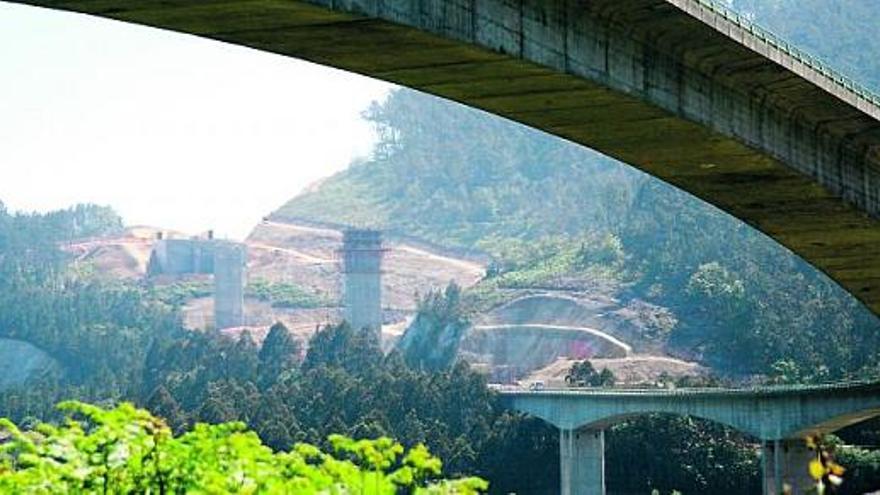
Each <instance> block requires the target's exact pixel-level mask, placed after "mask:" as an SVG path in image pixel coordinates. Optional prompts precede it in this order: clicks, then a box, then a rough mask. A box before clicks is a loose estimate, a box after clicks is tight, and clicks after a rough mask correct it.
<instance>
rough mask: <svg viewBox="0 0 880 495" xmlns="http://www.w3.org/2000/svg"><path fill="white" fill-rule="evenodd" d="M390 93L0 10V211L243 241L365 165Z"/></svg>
mask: <svg viewBox="0 0 880 495" xmlns="http://www.w3.org/2000/svg"><path fill="white" fill-rule="evenodd" d="M392 87H393V86H392V85H390V84H387V83H384V82H381V81H377V80H373V79H369V78H366V77H363V76H359V75H356V74H351V73H347V72H344V71H339V70H335V69H331V68H327V67H323V66H319V65H315V64H311V63H308V62H304V61H300V60H296V59H292V58H287V57H282V56H279V55H273V54H269V53H265V52H260V51H257V50H252V49H248V48H243V47H238V46H234V45H228V44H224V43H219V42H216V41H212V40H206V39H202V38H198V37H194V36H188V35H182V34H178V33H172V32H168V31H161V30H157V29H153V28H147V27H142V26H135V25H131V24H125V23H121V22H115V21H109V20H105V19H99V18H94V17H89V16H85V15H80V14H71V13H64V12H57V11H52V10H45V9H38V8H34V7H27V6H20V5H12V4H7V3H3V2H0V201H2V202H3V203H5V204H6V207H7V208H8V209H10V210H14V211H48V210H53V209H58V208H65V207H67V206H70V205H72V204H75V203H84V202H89V203H97V204H102V205H110V206H112V207H113V208H114V209H116V210H117V211H118V212H119V213H120V214H121V215H122V216H123V218H124V220H125V222H126V223H127V224H128V225H152V226H158V227H163V228H168V229H176V230H182V231H184V232H189V233H198V232H202V231H205V230H207V229H211V228H213V229H214V230H215V232H216V234H217V235H218V236H221V237H227V238H230V239H242V238H243V237H245V236H246V235H247V233H248V232H249V231H250V229H251V227H253V226H254V225H255V224H256V223H257V222H258V221H259V220H260V218H261V217H263V216H265V215H266V214H268V213H270V212H271V211H273V210H274V209H276V208H277V207H279V206H281V205H282V204H283V203H284V202H285V201H287V200H288V199H290V198H291V197H293V196H295V195H296V194H297V193H298V192H300V191H301V190H302V189H303V188H305V187H306V186H308V185H310V184H312V183H314V182H315V181H317V180H319V179H321V178H323V177H326V176H329V175H331V174H332V173H334V172H337V171H339V170H342V169H344V168H345V167H346V165H348V163H349V162H350V161H351V160H352V159H353V158H355V157H359V156H367V155H368V154H369V152H370V150H371V147H372V144H373V142H374V141H375V135H374V133H373V130H372V128H371V127H370V125H369V124H368V123H367V122H365V121H364V120H363V119H362V118H361V117H360V114H361V112H362V111H363V110H364V109H366V108H367V107H368V106H369V104H370V103H371V102H372V101H381V100H382V99H383V98H384V97H385V95H387V92H388V91H389V90H390V89H391V88H392Z"/></svg>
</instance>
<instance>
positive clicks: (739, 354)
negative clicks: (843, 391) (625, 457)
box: [270, 90, 880, 380]
mask: <svg viewBox="0 0 880 495" xmlns="http://www.w3.org/2000/svg"><path fill="white" fill-rule="evenodd" d="M366 115H367V118H369V119H370V120H371V121H372V122H373V123H374V125H375V126H376V128H377V131H378V135H379V136H381V140H380V142H379V144H377V146H376V148H375V150H374V153H373V156H372V157H371V158H370V159H368V160H363V161H359V162H356V163H353V164H352V165H351V166H350V168H349V169H347V170H345V171H343V172H341V173H339V174H337V175H335V176H333V177H331V178H329V179H327V180H324V181H323V182H321V183H320V184H318V185H316V186H315V187H313V188H311V189H310V190H309V191H307V192H305V193H303V194H301V195H299V196H297V197H295V198H293V199H291V200H290V201H289V202H288V203H287V204H285V205H283V206H282V207H281V208H279V209H278V210H277V211H276V212H274V213H272V215H271V216H270V218H271V219H272V220H273V221H276V222H303V221H305V222H319V223H320V222H326V223H331V224H345V223H350V224H356V225H371V226H375V227H379V228H383V229H386V230H387V231H388V232H390V233H391V234H392V235H400V236H404V235H405V236H410V237H417V238H421V239H423V240H425V241H426V242H429V243H431V244H434V245H440V246H445V247H447V248H451V249H456V250H459V251H464V252H481V253H484V254H485V255H487V256H489V257H490V259H491V262H490V263H489V265H488V270H487V277H486V278H485V279H484V280H482V281H480V283H478V284H477V285H476V286H474V287H473V288H472V289H470V290H467V291H465V293H464V295H463V297H464V300H465V301H466V302H467V304H468V305H469V307H470V308H471V310H472V311H474V312H475V314H477V315H479V314H482V313H485V312H487V311H491V310H492V309H494V308H497V307H498V306H499V305H502V304H505V303H507V302H509V301H511V300H512V299H515V298H516V297H519V295H521V293H522V291H526V292H529V291H532V292H534V291H548V290H549V291H561V292H562V293H569V294H574V295H575V296H576V297H584V296H586V297H594V298H595V297H605V298H611V299H613V300H615V304H616V305H617V309H618V310H624V309H625V308H644V307H657V308H663V312H666V313H668V314H669V316H668V317H664V318H665V320H666V321H668V322H670V323H669V324H664V325H660V327H662V331H660V332H659V333H658V332H656V331H655V332H654V333H655V336H654V337H652V338H653V339H654V340H655V342H654V343H653V345H652V346H651V347H652V348H653V349H654V350H655V352H663V353H666V354H671V355H674V356H688V357H689V358H691V359H697V360H699V361H700V362H701V363H703V364H705V365H708V366H711V367H713V368H714V369H715V370H716V371H720V372H723V373H732V374H755V373H759V374H760V373H774V372H775V371H774V370H776V369H779V368H778V364H779V363H787V362H795V363H798V364H797V367H798V368H799V371H798V373H799V374H800V375H802V376H806V377H811V378H810V379H822V380H824V379H828V378H831V377H843V376H847V375H849V374H852V373H859V372H861V371H863V370H864V369H865V368H872V367H875V366H877V363H878V361H880V360H878V355H877V349H878V344H880V324H878V320H877V319H876V318H875V317H874V316H873V315H872V314H870V313H869V312H868V311H867V310H866V309H865V308H864V307H863V306H862V305H861V304H859V303H858V302H857V301H855V300H854V299H853V298H852V297H850V296H849V295H848V294H846V293H845V292H844V291H843V290H842V289H840V287H838V286H837V285H836V284H834V283H833V282H832V281H830V280H829V279H828V278H827V277H825V276H824V275H822V274H821V273H819V272H817V271H816V270H814V269H813V268H812V267H811V266H809V265H808V264H806V263H805V262H804V261H803V260H801V259H800V258H798V257H796V256H793V255H792V254H791V253H790V252H788V251H787V250H785V249H784V248H782V247H781V246H779V245H778V244H776V243H775V242H773V241H772V240H770V239H768V238H767V237H765V236H763V235H762V234H760V233H758V232H756V231H755V230H753V229H751V228H750V227H748V226H746V225H744V224H742V223H741V222H739V221H737V220H736V219H734V218H732V217H730V216H729V215H727V214H725V213H723V212H720V211H718V210H717V209H715V208H714V207H711V206H709V205H707V204H705V203H703V202H701V201H699V200H697V199H695V198H693V197H691V196H689V195H687V194H684V193H682V192H681V191H678V190H677V189H675V188H673V187H671V186H668V185H666V184H663V183H661V182H659V181H656V180H654V179H651V178H650V177H647V176H646V175H644V174H642V173H640V172H637V171H635V170H633V169H631V168H629V167H627V166H625V165H623V164H620V163H618V162H615V161H613V160H610V159H608V158H606V157H602V156H600V155H598V154H596V153H595V152H592V151H590V150H587V149H584V148H581V147H578V146H575V145H572V144H570V143H567V142H565V141H562V140H560V139H556V138H553V137H551V136H548V135H546V134H543V133H540V132H537V131H533V130H530V129H527V128H525V127H523V126H520V125H517V124H513V123H510V122H507V121H504V120H502V119H497V118H494V117H492V116H489V115H486V114H484V113H482V112H479V111H476V110H473V109H469V108H464V107H462V106H460V105H457V104H455V103H451V102H447V101H443V100H440V99H437V98H433V97H430V96H426V95H422V94H419V93H415V92H413V91H409V90H398V91H396V92H394V93H393V94H392V95H391V96H390V97H389V98H388V99H387V100H386V101H385V102H384V103H383V104H382V105H374V106H373V107H372V108H371V109H370V111H369V112H367V114H366ZM646 305H647V306H646ZM622 312H623V313H626V311H622ZM533 323H544V322H540V321H537V322H533ZM658 328H659V327H658ZM819 336H822V337H821V338H820V337H819Z"/></svg>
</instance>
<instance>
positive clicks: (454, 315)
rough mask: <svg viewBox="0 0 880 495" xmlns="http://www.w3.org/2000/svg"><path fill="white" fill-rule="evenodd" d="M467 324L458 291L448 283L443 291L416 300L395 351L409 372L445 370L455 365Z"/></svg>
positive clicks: (459, 289)
mask: <svg viewBox="0 0 880 495" xmlns="http://www.w3.org/2000/svg"><path fill="white" fill-rule="evenodd" d="M469 324H470V322H469V321H468V319H467V317H466V316H465V314H464V312H463V308H462V304H461V287H459V286H458V285H457V284H455V283H454V282H450V283H449V285H448V286H446V289H445V290H444V291H442V292H441V291H431V292H429V293H428V294H426V295H425V296H424V297H421V298H419V301H418V311H417V313H416V317H415V318H414V320H413V323H412V324H411V325H410V326H409V327H408V328H407V329H406V332H405V333H404V334H403V336H402V337H401V338H400V341H399V342H398V344H397V349H398V350H400V351H401V354H402V355H403V359H404V361H406V364H407V365H409V366H410V367H412V368H416V369H423V370H429V371H441V370H448V369H449V368H450V367H451V366H452V364H453V363H454V362H455V358H456V355H457V352H458V343H459V340H460V337H461V335H462V333H463V332H464V331H465V329H466V328H467V327H468V326H469Z"/></svg>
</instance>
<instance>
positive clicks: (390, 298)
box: [62, 221, 486, 338]
mask: <svg viewBox="0 0 880 495" xmlns="http://www.w3.org/2000/svg"><path fill="white" fill-rule="evenodd" d="M160 231H161V232H162V233H163V235H164V236H165V237H166V238H169V237H177V238H180V237H186V236H185V235H184V234H182V233H179V232H169V231H162V230H161V229H158V228H152V227H131V228H127V229H125V230H124V231H122V232H120V233H119V234H117V235H112V236H106V237H101V238H90V239H85V240H76V241H73V242H69V243H66V244H64V245H62V249H63V250H64V251H66V252H68V253H70V254H72V255H73V261H74V263H75V264H76V265H78V266H80V267H81V269H84V270H87V271H89V272H93V273H95V274H98V275H99V276H101V277H106V278H109V279H123V280H140V279H143V277H144V276H145V275H146V267H147V261H148V260H149V257H150V251H151V250H152V248H153V245H154V244H155V241H156V237H157V233H159V232H160ZM245 244H246V245H247V247H248V281H249V283H248V290H247V291H246V300H245V310H246V311H245V313H246V317H247V324H248V325H249V326H251V327H255V328H254V329H252V331H253V332H254V333H255V335H256V336H259V335H263V334H265V331H266V330H267V329H268V327H269V326H270V325H272V324H273V323H275V322H276V321H281V322H283V323H284V324H285V325H286V326H287V327H288V328H289V329H290V330H291V331H293V332H294V333H295V334H297V335H300V336H301V337H303V338H307V337H308V336H310V335H311V334H312V333H313V332H314V330H315V328H317V327H318V326H320V325H324V324H328V323H333V322H337V321H339V320H340V319H341V317H342V311H341V308H340V307H339V300H340V298H341V294H340V290H341V286H342V274H341V272H340V263H339V260H338V255H337V251H338V250H339V249H340V247H341V245H342V232H341V231H340V230H337V229H333V228H328V227H316V226H313V225H301V224H293V223H279V222H270V221H265V222H262V223H260V224H259V225H257V226H256V227H255V228H254V230H253V232H251V234H250V235H249V236H248V238H247V239H246V240H245ZM386 247H387V248H388V252H387V253H386V256H385V260H384V264H383V267H384V278H383V288H382V289H383V298H382V304H383V308H384V309H385V318H386V323H387V324H388V325H387V327H388V328H387V331H388V332H390V334H392V335H396V334H398V333H399V332H400V331H401V329H400V326H401V325H402V324H403V325H405V323H406V319H407V318H408V317H409V316H411V315H412V314H413V313H414V312H415V307H416V299H415V295H416V294H420V293H421V294H424V293H427V292H429V291H430V290H433V289H438V288H442V287H445V286H446V284H448V283H450V282H455V283H457V284H459V285H461V286H463V287H470V286H472V285H474V284H475V283H476V282H477V281H478V280H479V279H481V278H482V276H483V274H484V273H485V270H486V267H485V262H484V261H482V260H480V259H477V258H465V257H460V256H454V255H451V254H448V253H444V252H442V251H439V250H437V249H434V248H432V247H430V246H426V245H424V244H416V243H413V242H411V241H406V240H402V239H395V238H389V239H387V241H386ZM154 283H156V284H158V286H159V287H160V288H164V289H162V290H164V292H163V294H166V298H174V299H175V300H177V298H180V300H179V301H178V302H181V303H182V308H181V309H182V314H183V318H184V321H185V323H186V325H187V326H188V327H189V328H198V329H201V328H208V327H210V326H211V325H212V320H213V298H212V297H211V285H210V284H211V281H210V276H205V275H193V276H185V277H160V278H159V279H157V280H155V281H154ZM273 294H275V295H274V296H273ZM297 294H301V296H299V297H300V298H301V299H302V301H300V302H304V304H290V303H289V302H290V301H282V300H279V297H283V296H287V297H288V298H289V297H291V296H296V295H297ZM273 297H274V299H273Z"/></svg>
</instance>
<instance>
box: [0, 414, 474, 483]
mask: <svg viewBox="0 0 880 495" xmlns="http://www.w3.org/2000/svg"><path fill="white" fill-rule="evenodd" d="M59 408H60V409H62V410H63V411H65V412H66V413H67V417H66V419H65V421H64V422H63V423H62V424H61V425H52V424H47V423H42V424H39V425H38V426H37V427H36V428H34V429H33V430H28V431H22V430H21V429H19V428H18V427H17V426H16V425H15V424H14V423H12V422H11V421H9V420H6V419H2V420H0V431H5V432H6V433H7V434H8V435H9V436H10V439H9V441H7V442H5V443H3V444H0V491H3V492H4V493H35V494H36V493H48V494H54V493H57V494H66V493H83V494H91V493H94V494H97V493H105V494H106V493H160V494H161V493H205V494H225V493H242V494H244V493H254V494H257V493H264V494H273V493H277V494H282V493H298V494H299V493H301V494H321V493H361V494H373V495H381V494H388V495H393V494H395V493H399V491H400V490H401V489H405V490H407V491H408V492H409V493H414V494H423V495H427V494H449V495H452V494H461V495H472V494H474V495H475V494H478V493H480V492H482V491H484V490H485V489H486V488H487V486H488V484H487V483H486V482H485V481H483V480H481V479H479V478H463V479H458V480H443V479H439V478H440V475H441V466H442V465H441V462H440V460H439V459H438V458H436V457H434V456H433V455H431V454H430V452H428V450H427V449H426V448H425V447H424V446H423V445H416V446H415V447H413V448H412V449H410V450H409V451H408V452H406V451H405V449H404V448H403V446H402V445H401V444H399V443H397V442H394V441H393V440H391V439H389V438H386V437H382V438H378V439H375V440H352V439H350V438H347V437H344V436H341V435H332V436H331V437H330V439H329V441H330V444H331V445H332V446H333V451H334V453H335V456H334V455H331V454H326V453H323V452H321V451H320V450H319V449H318V448H317V447H314V446H312V445H308V444H302V443H300V444H297V445H294V446H293V448H292V449H291V450H290V451H289V452H273V451H272V450H271V449H269V448H268V447H266V446H264V445H263V444H262V442H261V441H260V438H259V436H257V434H256V433H254V432H252V431H248V430H247V429H246V427H245V425H244V424H243V423H239V422H232V423H224V424H216V425H209V424H204V423H200V424H197V425H196V426H195V427H194V428H193V429H192V431H189V432H186V433H184V434H182V435H180V436H178V437H174V436H173V435H172V433H171V430H170V429H169V428H168V427H167V426H166V425H165V423H164V422H163V421H162V420H161V419H159V418H156V417H154V416H152V415H151V414H150V413H149V412H147V411H146V410H144V409H137V408H135V407H134V406H133V405H132V404H129V403H123V404H121V405H119V406H117V407H115V408H113V409H102V408H100V407H97V406H93V405H89V404H85V403H81V402H74V401H71V402H65V403H62V404H60V405H59Z"/></svg>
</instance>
